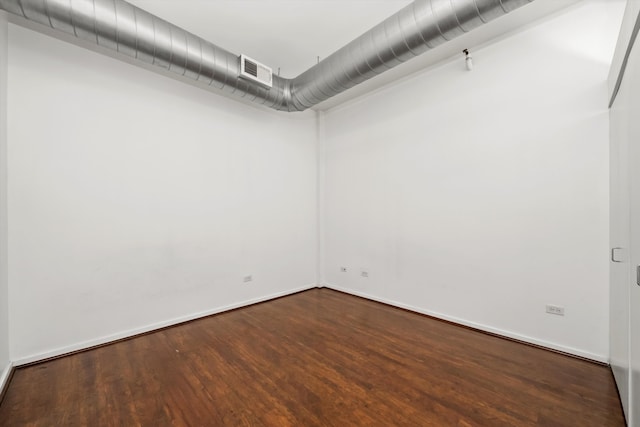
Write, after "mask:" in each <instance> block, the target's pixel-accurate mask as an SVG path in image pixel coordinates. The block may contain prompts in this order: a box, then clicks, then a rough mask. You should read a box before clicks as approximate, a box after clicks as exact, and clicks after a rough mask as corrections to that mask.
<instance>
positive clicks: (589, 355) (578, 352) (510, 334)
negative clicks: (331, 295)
mask: <svg viewBox="0 0 640 427" xmlns="http://www.w3.org/2000/svg"><path fill="white" fill-rule="evenodd" d="M323 286H324V287H326V288H327V289H333V290H336V291H340V292H344V293H346V294H350V295H355V296H358V297H362V298H366V299H369V300H372V301H377V302H381V303H384V304H388V305H392V306H394V307H399V308H403V309H405V310H409V311H413V312H416V313H420V314H426V315H427V316H431V317H435V318H438V319H442V320H446V321H448V322H453V323H457V324H459V325H464V326H468V327H471V328H474V329H478V330H481V331H485V332H490V333H492V334H496V335H500V336H503V337H507V338H512V339H515V340H518V341H524V342H527V343H530V344H534V345H537V346H541V347H546V348H549V349H553V350H557V351H561V352H563V353H569V354H573V355H575V356H579V357H582V358H585V359H590V360H593V361H596V362H600V363H606V364H609V358H608V357H606V356H602V355H600V354H594V353H590V352H588V351H583V350H579V349H576V348H572V347H567V346H563V345H560V344H556V343H553V342H549V341H544V340H539V339H536V338H531V337H528V336H526V335H521V334H518V333H515V332H511V331H505V330H503V329H499V328H494V327H491V326H487V325H482V324H480V323H475V322H471V321H468V320H464V319H460V318H457V317H453V316H448V315H446V314H442V313H438V312H435V311H431V310H425V309H423V308H419V307H415V306H412V305H410V304H404V303H401V302H398V301H393V300H389V299H386V298H380V297H376V296H373V295H370V294H367V293H364V292H359V291H354V290H353V289H348V288H342V287H340V286H335V285H332V284H330V283H324V284H323Z"/></svg>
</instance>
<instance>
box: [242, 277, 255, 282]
mask: <svg viewBox="0 0 640 427" xmlns="http://www.w3.org/2000/svg"><path fill="white" fill-rule="evenodd" d="M242 281H243V282H244V283H249V282H251V281H253V276H251V275H249V276H244V277H243V278H242Z"/></svg>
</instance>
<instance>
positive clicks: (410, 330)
mask: <svg viewBox="0 0 640 427" xmlns="http://www.w3.org/2000/svg"><path fill="white" fill-rule="evenodd" d="M0 425H2V426H138V425H141V426H165V425H174V426H235V425H256V426H262V425H266V426H340V427H344V426H359V425H367V426H394V425H400V426H437V427H447V426H491V427H493V426H571V427H575V426H580V427H587V426H597V427H605V426H624V419H623V416H622V411H621V408H620V403H619V400H618V395H617V392H616V388H615V385H614V383H613V379H612V376H611V373H610V370H609V368H608V367H605V366H600V365H597V364H594V363H590V362H587V361H582V360H578V359H574V358H571V357H568V356H564V355H561V354H557V353H553V352H550V351H546V350H542V349H538V348H534V347H530V346H527V345H523V344H518V343H515V342H511V341H508V340H505V339H501V338H498V337H494V336H490V335H486V334H483V333H480V332H476V331H472V330H469V329H465V328H462V327H457V326H454V325H451V324H448V323H445V322H441V321H437V320H434V319H430V318H428V317H425V316H421V315H417V314H413V313H410V312H407V311H403V310H400V309H396V308H392V307H389V306H385V305H382V304H378V303H375V302H371V301H367V300H364V299H360V298H357V297H353V296H349V295H345V294H342V293H339V292H335V291H331V290H327V289H314V290H310V291H307V292H303V293H299V294H296V295H292V296H289V297H285V298H281V299H278V300H274V301H270V302H267V303H263V304H258V305H254V306H251V307H247V308H244V309H239V310H235V311H231V312H227V313H223V314H219V315H216V316H211V317H208V318H205V319H201V320H197V321H193V322H190V323H187V324H183V325H179V326H176V327H173V328H169V329H165V330H161V331H158V332H154V333H151V334H147V335H144V336H140V337H137V338H134V339H130V340H127V341H122V342H119V343H116V344H112V345H108V346H104V347H101V348H97V349H94V350H90V351H86V352H83V353H78V354H75V355H72V356H67V357H64V358H60V359H56V360H52V361H48V362H44V363H41V364H38V365H33V366H29V367H26V368H21V369H18V370H17V371H16V372H15V375H14V377H13V380H12V382H11V384H10V386H9V389H8V391H7V394H6V396H5V399H4V401H3V402H2V404H1V405H0Z"/></svg>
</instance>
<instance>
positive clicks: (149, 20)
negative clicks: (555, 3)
mask: <svg viewBox="0 0 640 427" xmlns="http://www.w3.org/2000/svg"><path fill="white" fill-rule="evenodd" d="M532 1H533V0H415V1H414V2H413V3H411V4H409V5H408V6H406V7H405V8H404V9H402V10H400V11H399V12H398V13H396V14H395V15H392V16H391V17H389V18H387V19H386V20H384V21H382V22H381V23H380V24H378V25H376V26H375V27H373V28H372V29H371V30H369V31H367V32H366V33H364V34H363V35H361V36H360V37H358V38H357V39H355V40H353V41H352V42H351V43H349V44H347V45H346V46H344V47H342V48H341V49H339V50H338V51H336V52H334V53H333V54H332V55H331V56H329V57H328V58H326V59H324V60H323V61H320V62H319V63H318V64H317V65H315V66H313V67H311V68H310V69H308V70H307V71H305V72H303V73H302V74H300V75H299V76H298V77H295V78H293V79H286V78H281V77H279V76H273V85H272V87H271V88H270V89H268V88H265V87H262V86H260V85H258V84H254V83H252V82H250V81H247V80H244V79H242V78H240V62H239V55H235V54H233V53H231V52H228V51H227V50H225V49H223V48H221V47H219V46H216V45H214V44H213V43H210V42H208V41H206V40H204V39H202V38H200V37H198V36H196V35H194V34H191V33H189V32H188V31H186V30H183V29H182V28H180V27H178V26H175V25H173V24H171V23H169V22H167V21H165V20H163V19H161V18H158V17H157V16H154V15H152V14H150V13H148V12H146V11H144V10H142V9H140V8H138V7H135V6H133V5H132V4H130V3H127V2H126V1H124V0H0V9H4V10H5V11H7V12H9V13H11V14H14V15H17V16H19V17H21V18H24V19H26V20H28V21H31V22H35V23H38V24H41V25H44V26H46V27H49V28H52V29H53V30H56V31H60V32H63V33H66V34H69V35H72V36H74V37H77V38H78V39H81V40H84V41H87V42H90V43H94V44H96V45H99V46H101V47H104V48H107V49H110V50H112V51H114V52H116V53H117V55H124V56H127V57H129V58H134V59H135V60H138V61H141V62H143V63H146V64H151V65H153V66H157V67H160V68H163V69H165V70H169V71H170V72H173V73H176V74H178V75H181V76H184V77H187V78H190V79H192V80H194V81H198V82H201V83H204V84H206V85H208V86H209V87H211V88H214V90H225V91H229V92H231V93H233V94H235V95H237V96H239V97H244V98H247V99H249V100H251V101H253V102H256V103H259V104H263V105H266V106H268V107H271V108H274V109H277V110H285V111H303V110H306V109H308V108H311V107H313V106H315V105H317V104H319V103H321V102H322V101H325V100H327V99H329V98H331V97H332V96H335V95H337V94H339V93H341V92H344V91H345V90H347V89H349V88H351V87H353V86H355V85H357V84H359V83H362V82H363V81H365V80H368V79H370V78H372V77H374V76H376V75H378V74H380V73H383V72H384V71H386V70H388V69H390V68H393V67H395V66H396V65H399V64H401V63H403V62H405V61H407V60H409V59H411V58H413V57H414V56H418V55H420V54H421V53H423V52H425V51H427V50H429V49H431V48H434V47H435V46H438V45H439V44H442V43H444V42H446V41H447V40H451V39H452V38H454V37H457V36H459V35H460V34H463V33H465V32H468V31H471V30H472V29H474V28H476V27H478V26H480V25H482V24H483V23H486V22H489V21H491V20H493V19H495V18H497V17H499V16H502V15H505V14H507V13H509V12H511V11H512V10H514V9H517V8H518V7H520V6H523V5H525V4H527V3H530V2H532Z"/></svg>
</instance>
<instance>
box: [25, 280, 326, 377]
mask: <svg viewBox="0 0 640 427" xmlns="http://www.w3.org/2000/svg"><path fill="white" fill-rule="evenodd" d="M316 287H318V285H317V284H315V283H314V284H313V285H307V286H302V287H300V288H296V289H290V290H288V291H284V292H278V293H275V294H270V295H267V296H263V297H259V298H254V299H250V300H246V301H242V302H239V303H236V304H231V305H227V306H223V307H217V308H213V309H211V310H206V311H201V312H199V313H194V314H189V315H187V316H181V317H176V318H173V319H170V320H166V321H163V322H158V323H153V324H150V325H146V326H143V327H140V328H135V329H130V330H128V331H122V332H119V333H116V334H112V335H107V336H103V337H101V338H96V339H93V340H89V341H83V342H80V343H77V344H72V345H69V346H64V347H59V348H56V349H54V350H50V351H47V352H44V353H38V354H33V355H31V356H27V357H22V358H20V359H17V360H14V361H13V366H16V367H18V366H21V365H26V364H28V363H35V362H39V361H41V360H45V359H49V358H51V357H56V356H61V355H64V354H67V353H72V352H76V351H80V350H85V349H88V348H91V347H95V346H98V345H102V344H108V343H110V342H113V341H118V340H121V339H124V338H129V337H133V336H135V335H139V334H144V333H146V332H151V331H154V330H157V329H162V328H166V327H167V326H173V325H177V324H180V323H184V322H188V321H190V320H196V319H200V318H202V317H207V316H211V315H213V314H218V313H223V312H225V311H229V310H235V309H237V308H242V307H246V306H249V305H252V304H256V303H259V302H264V301H269V300H272V299H276V298H280V297H284V296H287V295H291V294H295V293H297V292H302V291H306V290H309V289H314V288H316Z"/></svg>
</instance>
